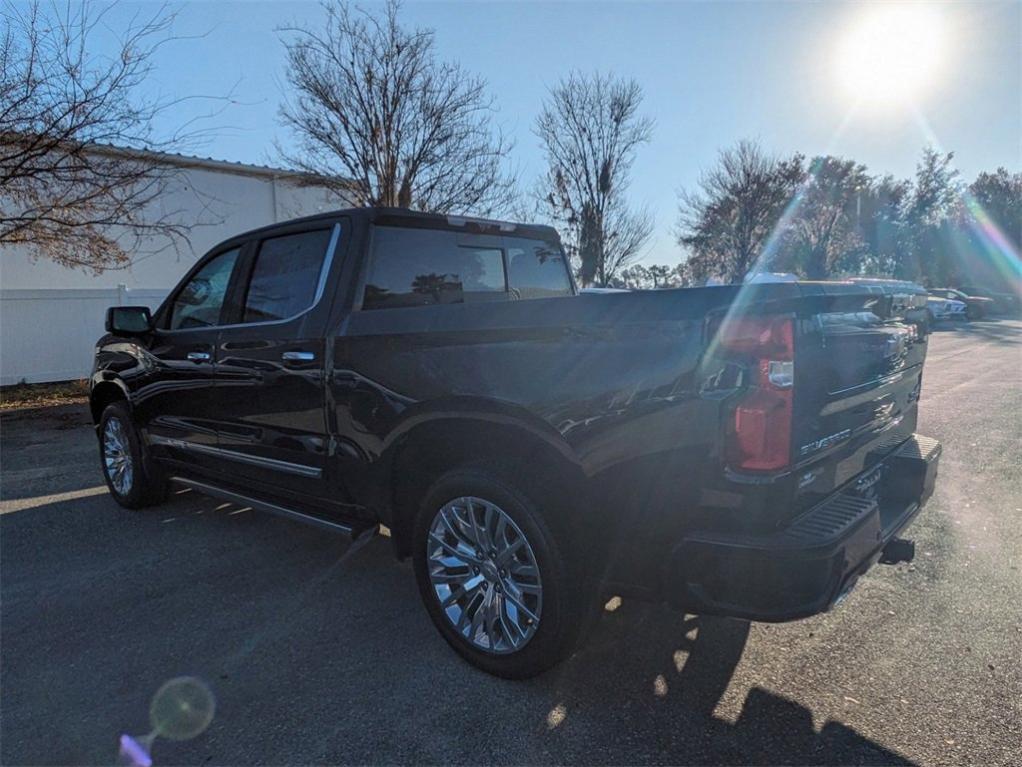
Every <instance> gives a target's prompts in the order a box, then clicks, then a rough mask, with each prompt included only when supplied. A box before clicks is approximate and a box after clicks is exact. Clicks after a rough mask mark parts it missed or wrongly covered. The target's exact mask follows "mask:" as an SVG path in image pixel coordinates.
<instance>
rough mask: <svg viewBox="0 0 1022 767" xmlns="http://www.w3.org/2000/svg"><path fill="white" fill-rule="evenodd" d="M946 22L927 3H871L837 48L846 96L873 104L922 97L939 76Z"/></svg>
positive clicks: (840, 76)
mask: <svg viewBox="0 0 1022 767" xmlns="http://www.w3.org/2000/svg"><path fill="white" fill-rule="evenodd" d="M943 21H944V20H943V18H942V17H941V14H940V12H939V11H938V9H937V8H935V7H933V6H929V5H921V4H918V3H912V4H897V5H895V4H890V5H873V6H870V7H868V9H867V10H866V11H865V12H864V14H863V15H862V16H860V17H859V18H857V19H855V20H854V21H853V22H852V24H851V25H850V27H849V29H848V30H847V32H845V34H844V35H843V38H842V40H841V41H840V43H839V45H838V48H837V59H836V64H837V77H838V79H839V81H840V83H841V86H842V88H843V89H844V90H845V94H846V96H847V97H849V98H851V99H853V100H854V101H855V102H857V103H864V104H872V105H875V106H893V105H899V104H902V103H904V102H905V101H918V100H919V99H920V98H921V97H922V96H924V95H925V92H926V91H927V90H928V89H929V88H931V87H933V86H934V85H935V84H936V83H937V82H938V80H939V77H940V75H941V71H940V70H941V64H942V63H943V56H944V54H945V50H944V49H945V39H944V37H945V32H944V23H943Z"/></svg>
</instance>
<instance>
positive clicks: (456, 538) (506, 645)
mask: <svg viewBox="0 0 1022 767" xmlns="http://www.w3.org/2000/svg"><path fill="white" fill-rule="evenodd" d="M426 564H427V567H428V569H429V579H430V583H431V585H432V586H433V592H434V593H435V594H436V598H437V600H439V602H440V608H441V609H442V610H443V611H444V614H445V615H446V616H447V619H448V620H449V621H450V623H451V625H452V626H453V627H454V630H455V631H457V632H458V633H459V634H461V635H462V636H463V637H464V638H465V639H467V640H468V641H469V642H471V643H472V645H474V646H475V647H477V648H478V649H481V650H485V651H487V652H491V653H494V654H504V653H510V652H515V651H517V650H520V649H522V647H524V646H525V644H526V643H527V642H528V641H529V640H530V639H532V637H533V636H534V635H535V634H536V630H537V629H538V628H539V619H540V616H541V613H542V609H543V585H542V582H541V581H540V577H539V566H538V565H537V563H536V555H535V553H534V552H533V550H532V546H531V545H530V544H529V541H528V540H527V539H526V537H525V534H524V533H523V532H522V530H521V528H519V527H518V525H516V524H515V523H514V520H512V519H511V517H509V516H508V515H507V514H506V513H504V511H502V510H501V509H500V507H498V506H497V505H496V504H493V503H490V502H489V501H486V500H484V499H482V498H475V497H467V496H466V497H463V498H455V499H454V500H453V501H449V502H448V503H446V504H444V506H443V507H442V508H441V509H440V511H438V512H437V514H436V516H435V517H434V518H433V523H432V525H431V526H430V530H429V538H428V540H427V542H426Z"/></svg>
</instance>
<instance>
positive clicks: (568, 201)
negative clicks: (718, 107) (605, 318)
mask: <svg viewBox="0 0 1022 767" xmlns="http://www.w3.org/2000/svg"><path fill="white" fill-rule="evenodd" d="M641 104H642V89H641V88H640V87H639V85H638V83H636V82H635V81H634V80H620V79H617V78H615V77H614V76H612V75H601V74H599V73H596V74H592V75H585V74H582V73H578V72H573V73H572V74H570V75H569V76H568V77H567V79H564V80H562V81H561V82H560V83H558V84H557V85H556V86H554V87H553V88H551V89H550V94H549V98H548V99H547V101H546V102H545V103H544V104H543V110H542V112H541V113H540V115H539V117H538V118H537V120H536V135H537V136H538V137H539V139H540V141H541V142H542V145H543V149H544V151H545V153H546V161H547V166H548V167H547V174H546V177H545V179H544V181H543V182H542V186H541V192H540V195H539V196H540V197H541V198H542V200H543V201H544V205H545V207H546V209H547V210H548V212H549V213H550V215H551V218H553V220H554V221H555V222H557V223H558V224H559V225H560V226H561V228H562V229H563V234H564V239H565V243H566V245H567V247H568V249H569V251H570V252H571V254H572V256H573V257H574V258H575V259H577V261H578V262H579V263H580V269H579V276H580V278H581V281H582V283H583V284H585V285H590V284H596V285H603V286H605V285H608V284H610V283H611V282H613V280H614V278H615V276H616V275H617V274H618V273H619V272H620V271H621V270H622V269H623V268H624V267H625V266H627V265H628V264H629V263H630V262H631V261H633V260H634V259H635V258H636V257H637V256H638V255H639V253H640V252H641V250H642V247H643V245H645V243H646V242H647V240H648V239H649V236H650V234H651V233H652V231H653V219H652V217H651V216H650V214H649V213H648V212H647V211H645V210H640V211H632V210H629V209H628V207H627V205H626V202H625V191H626V190H627V188H628V173H629V170H630V169H631V166H632V162H633V161H634V159H635V152H636V149H637V148H638V147H639V146H640V145H641V144H644V143H646V142H648V141H649V139H650V137H651V135H652V132H653V121H652V120H651V119H650V118H648V117H641V116H640V115H639V113H638V112H639V107H640V106H641Z"/></svg>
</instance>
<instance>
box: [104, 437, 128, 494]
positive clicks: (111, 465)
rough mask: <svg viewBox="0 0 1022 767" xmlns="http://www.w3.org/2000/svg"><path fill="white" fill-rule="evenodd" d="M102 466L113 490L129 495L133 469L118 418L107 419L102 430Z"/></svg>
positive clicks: (126, 442) (125, 438)
mask: <svg viewBox="0 0 1022 767" xmlns="http://www.w3.org/2000/svg"><path fill="white" fill-rule="evenodd" d="M103 464H104V465H105V466H106V475H107V476H108V477H109V478H110V484H111V485H113V486H114V490H116V491H117V492H118V493H119V494H120V495H127V494H128V493H130V492H131V483H132V480H133V479H134V467H133V465H132V460H131V448H130V446H129V445H128V435H127V434H126V433H125V427H124V424H122V423H121V419H120V418H110V419H108V420H107V422H106V426H105V427H104V428H103Z"/></svg>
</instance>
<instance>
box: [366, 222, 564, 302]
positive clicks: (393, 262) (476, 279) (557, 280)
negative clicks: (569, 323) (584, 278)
mask: <svg viewBox="0 0 1022 767" xmlns="http://www.w3.org/2000/svg"><path fill="white" fill-rule="evenodd" d="M571 293H572V288H571V279H570V277H569V276H568V270H567V264H566V263H565V259H564V255H563V253H562V252H561V249H560V247H559V246H558V245H557V244H556V243H553V242H546V241H544V240H540V239H533V238H527V237H503V236H496V235H486V234H480V235H471V234H465V233H463V232H454V231H448V230H441V229H421V228H403V227H394V226H376V227H374V232H373V240H372V247H371V249H370V254H369V265H368V269H367V276H366V283H365V288H364V291H363V295H362V308H363V309H368V310H373V309H394V308H402V307H410V306H430V305H435V304H461V303H477V302H482V301H508V300H518V299H529V298H549V297H552V296H565V295H571Z"/></svg>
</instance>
